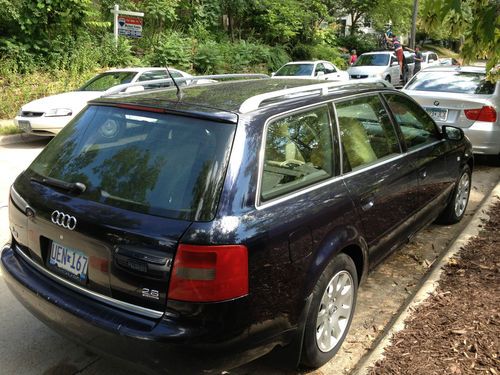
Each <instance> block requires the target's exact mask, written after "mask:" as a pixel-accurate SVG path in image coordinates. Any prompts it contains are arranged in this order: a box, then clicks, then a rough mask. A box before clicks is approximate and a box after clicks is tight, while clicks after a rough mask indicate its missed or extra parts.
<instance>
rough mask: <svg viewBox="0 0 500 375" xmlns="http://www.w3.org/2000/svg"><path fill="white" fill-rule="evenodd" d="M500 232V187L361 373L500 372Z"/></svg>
mask: <svg viewBox="0 0 500 375" xmlns="http://www.w3.org/2000/svg"><path fill="white" fill-rule="evenodd" d="M485 223H486V224H485ZM499 227H500V183H499V184H497V186H496V188H495V189H493V190H492V191H491V193H490V195H489V197H488V198H486V199H485V200H484V201H483V203H482V205H481V207H480V208H479V209H478V210H477V213H476V214H475V215H474V217H473V218H472V220H471V222H470V223H469V224H468V225H467V227H466V228H465V229H464V230H463V232H462V233H461V234H460V235H459V236H458V238H457V239H456V241H455V242H454V243H453V244H452V245H451V246H450V248H449V249H448V251H447V252H446V254H445V255H444V256H443V258H442V259H441V260H440V262H439V263H438V264H437V265H436V267H435V268H434V270H433V271H432V272H431V274H430V275H429V277H428V278H427V280H426V281H425V282H424V283H423V285H422V286H421V288H420V289H419V290H418V291H417V292H416V293H415V295H414V297H413V298H412V300H411V301H410V302H409V304H408V306H407V307H406V308H405V309H404V310H403V312H402V313H401V314H400V315H399V317H398V318H397V319H396V320H395V322H394V324H393V325H392V326H390V327H388V328H387V329H386V333H385V335H384V336H383V337H382V338H381V339H380V340H379V341H378V344H377V345H376V346H375V348H374V349H372V350H371V351H370V354H369V355H368V356H367V357H365V358H364V360H362V361H360V363H359V364H358V366H357V371H354V373H355V374H357V375H365V374H370V375H382V374H434V373H436V374H438V373H439V374H441V373H443V374H445V373H446V374H467V373H472V372H474V373H476V372H477V371H485V373H489V374H492V375H496V374H500V368H499V366H498V358H497V356H498V337H500V321H499V315H498V306H499V304H500V288H499V285H500V284H499V283H498V280H499V275H498V271H499V268H498V267H499V263H498V259H499V255H500V254H499V253H500V246H499V245H498V244H499V242H500V232H499V229H498V228H499ZM456 256H458V258H455V257H456Z"/></svg>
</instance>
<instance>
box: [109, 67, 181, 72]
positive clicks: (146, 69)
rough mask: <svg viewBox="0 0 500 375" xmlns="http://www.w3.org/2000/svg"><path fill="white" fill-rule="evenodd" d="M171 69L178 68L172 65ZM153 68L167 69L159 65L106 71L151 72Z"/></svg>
mask: <svg viewBox="0 0 500 375" xmlns="http://www.w3.org/2000/svg"><path fill="white" fill-rule="evenodd" d="M169 69H171V70H178V69H175V68H170V67H169ZM151 70H165V68H159V67H139V68H116V69H110V70H106V71H105V72H104V73H116V72H134V73H143V72H149V71H151Z"/></svg>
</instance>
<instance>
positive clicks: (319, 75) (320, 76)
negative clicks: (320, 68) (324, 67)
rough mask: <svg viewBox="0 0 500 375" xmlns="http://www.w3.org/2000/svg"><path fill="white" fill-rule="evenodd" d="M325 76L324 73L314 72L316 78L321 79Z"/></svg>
mask: <svg viewBox="0 0 500 375" xmlns="http://www.w3.org/2000/svg"><path fill="white" fill-rule="evenodd" d="M324 76H325V72H316V77H318V78H322V77H324Z"/></svg>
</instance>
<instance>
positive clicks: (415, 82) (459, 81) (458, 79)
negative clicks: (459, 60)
mask: <svg viewBox="0 0 500 375" xmlns="http://www.w3.org/2000/svg"><path fill="white" fill-rule="evenodd" d="M405 89H406V90H416V91H436V92H455V93H460V94H486V95H491V94H493V92H494V91H495V84H493V83H491V82H488V81H486V80H485V75H484V74H481V73H470V72H458V71H451V72H442V71H441V72H439V71H437V72H427V71H423V72H421V73H420V74H419V75H418V76H416V77H415V78H414V79H412V80H411V81H410V83H408V85H407V86H406V87H405Z"/></svg>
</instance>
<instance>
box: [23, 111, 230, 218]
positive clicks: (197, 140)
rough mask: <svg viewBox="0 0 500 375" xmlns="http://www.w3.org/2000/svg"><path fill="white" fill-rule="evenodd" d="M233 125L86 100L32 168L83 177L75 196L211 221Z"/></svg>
mask: <svg viewBox="0 0 500 375" xmlns="http://www.w3.org/2000/svg"><path fill="white" fill-rule="evenodd" d="M234 131H235V126H234V125H229V124H223V123H218V122H214V121H207V120H202V119H195V118H189V117H184V116H175V115H169V114H164V113H152V112H146V111H139V110H130V109H123V108H117V107H106V106H90V107H88V109H87V110H86V111H84V112H83V113H82V114H81V115H79V116H78V117H77V118H76V120H75V121H73V122H72V123H70V124H69V125H68V126H66V127H65V128H64V129H63V130H62V131H61V132H60V134H59V135H58V136H57V137H56V138H54V139H53V141H52V142H51V143H50V144H49V145H48V146H47V147H46V148H45V150H44V151H43V152H42V153H41V154H40V155H39V156H38V158H37V159H36V160H35V161H34V162H33V164H32V165H31V166H30V170H29V171H30V172H31V173H33V174H36V175H40V176H43V177H51V178H55V179H59V180H63V181H66V182H81V183H83V184H85V185H86V187H87V189H86V190H85V192H83V193H82V194H81V195H80V196H81V198H83V199H88V200H92V201H96V202H100V203H104V204H108V205H111V206H115V207H120V208H124V209H129V210H132V211H136V212H141V213H149V214H153V215H158V216H163V217H168V218H173V219H185V220H195V221H209V220H212V219H213V217H214V215H215V210H216V208H217V204H218V200H219V195H220V191H221V189H222V184H223V180H224V176H225V172H226V167H227V161H228V158H229V152H230V149H231V144H232V141H233V137H234Z"/></svg>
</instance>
